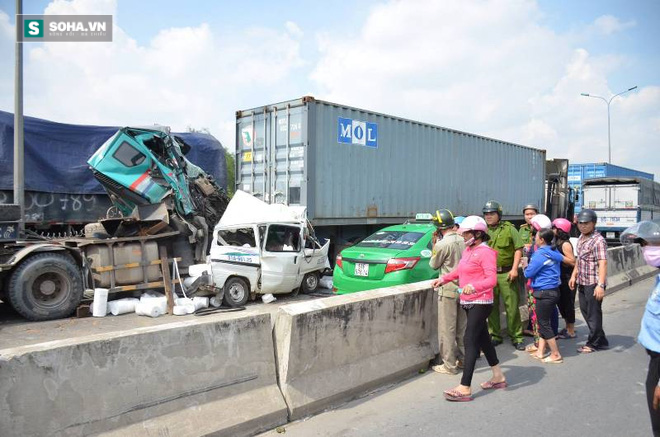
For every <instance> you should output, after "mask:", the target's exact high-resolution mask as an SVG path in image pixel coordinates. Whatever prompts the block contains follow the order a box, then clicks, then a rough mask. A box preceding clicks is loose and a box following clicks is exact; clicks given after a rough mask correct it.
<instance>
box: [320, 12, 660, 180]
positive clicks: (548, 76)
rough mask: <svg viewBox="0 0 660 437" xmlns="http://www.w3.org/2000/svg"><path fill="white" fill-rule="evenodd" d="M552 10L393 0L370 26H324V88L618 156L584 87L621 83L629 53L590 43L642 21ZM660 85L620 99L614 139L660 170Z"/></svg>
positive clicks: (435, 119) (435, 117) (641, 163)
mask: <svg viewBox="0 0 660 437" xmlns="http://www.w3.org/2000/svg"><path fill="white" fill-rule="evenodd" d="M541 17H542V11H540V10H539V8H538V5H537V3H536V2H535V1H531V0H529V1H527V0H512V1H506V0H493V1H478V2H477V1H459V0H446V1H443V2H437V1H434V0H419V1H415V2H410V1H399V0H394V1H390V2H388V3H386V4H383V5H381V6H378V7H376V8H374V9H373V10H372V11H371V14H370V16H369V18H368V19H367V21H366V23H365V25H364V27H363V30H362V31H361V32H360V33H359V34H358V35H355V36H349V37H337V35H330V34H322V35H320V36H319V37H318V38H319V47H320V50H321V53H322V57H321V59H320V61H319V62H318V64H317V67H316V68H315V70H314V72H313V73H312V78H313V80H314V81H315V82H316V83H317V84H318V86H319V87H320V89H321V92H319V93H318V97H319V98H321V99H327V100H331V101H337V102H340V103H345V104H350V105H354V106H358V107H362V108H366V109H372V110H375V111H379V112H385V113H391V114H395V115H398V116H402V117H405V118H412V119H415V120H420V121H424V122H428V123H432V124H437V125H441V126H446V127H450V128H454V129H458V130H463V131H468V132H474V133H477V134H481V135H487V136H492V137H495V138H499V139H502V140H506V141H511V142H515V143H521V144H526V145H530V146H532V147H537V148H542V149H546V150H547V151H548V158H564V157H566V158H569V159H571V160H572V161H573V162H593V161H597V162H602V161H607V112H606V106H605V104H604V103H603V102H598V101H595V99H587V98H585V97H581V96H580V93H581V92H589V93H593V94H597V95H603V96H607V97H609V96H611V95H613V94H614V93H616V92H618V91H620V90H610V86H609V83H608V80H607V78H608V74H610V73H612V72H614V71H616V70H617V69H618V68H621V66H622V65H624V64H625V63H626V62H628V59H627V58H626V57H625V56H621V55H618V54H607V55H602V56H597V57H594V56H592V55H590V54H589V53H588V51H587V50H585V49H584V48H582V47H581V45H580V42H583V41H584V38H585V35H586V34H588V33H589V32H590V28H593V27H597V28H598V29H599V30H600V32H601V33H603V32H604V33H613V32H619V31H623V30H625V29H627V28H629V27H631V26H633V25H634V23H633V22H627V23H621V22H620V21H619V20H618V19H617V18H615V17H600V18H599V19H598V20H596V22H595V24H594V25H592V26H585V28H584V29H578V31H577V33H570V34H566V35H564V34H558V33H556V32H554V31H552V30H551V29H549V28H547V27H544V26H542V25H541V24H540V19H541ZM657 93H658V90H657V87H654V86H646V87H640V90H639V92H637V93H634V94H628V95H625V96H621V97H617V99H616V100H615V101H614V102H613V103H612V107H611V109H612V149H613V162H614V163H615V164H619V165H623V166H628V167H633V168H637V169H640V170H645V171H650V172H653V173H655V174H656V175H658V177H659V178H660V160H658V159H657V158H656V159H651V160H649V159H648V157H649V156H657V150H658V145H657V130H658V126H659V124H658V120H660V100H658V98H657V97H658V94H657ZM654 98H655V99H656V100H655V101H654V100H653V99H654ZM592 100H593V101H592ZM644 156H646V157H647V158H646V159H645V158H644Z"/></svg>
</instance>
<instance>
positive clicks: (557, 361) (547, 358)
mask: <svg viewBox="0 0 660 437" xmlns="http://www.w3.org/2000/svg"><path fill="white" fill-rule="evenodd" d="M541 361H543V362H544V363H545V364H561V363H563V362H564V359H563V358H559V359H557V360H553V359H552V358H550V357H546V358H543V360H541Z"/></svg>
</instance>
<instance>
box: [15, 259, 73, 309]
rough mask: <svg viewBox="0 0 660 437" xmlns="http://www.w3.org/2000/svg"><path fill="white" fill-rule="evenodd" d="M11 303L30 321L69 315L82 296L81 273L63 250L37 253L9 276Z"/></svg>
mask: <svg viewBox="0 0 660 437" xmlns="http://www.w3.org/2000/svg"><path fill="white" fill-rule="evenodd" d="M7 294H8V298H9V303H10V304H11V306H12V307H13V308H14V309H15V310H16V311H17V312H18V313H19V314H20V315H22V316H23V317H25V318H26V319H28V320H34V321H39V320H53V319H60V318H62V317H67V316H69V315H71V313H73V312H74V311H75V309H76V308H77V307H78V305H79V304H80V301H81V300H82V298H83V285H82V273H81V271H80V269H79V268H78V266H77V265H76V263H75V262H74V261H73V260H72V259H71V257H69V256H67V255H65V254H62V253H37V254H36V255H32V256H30V257H28V258H27V259H25V260H24V261H23V262H21V264H20V265H19V266H18V268H16V270H15V271H14V272H13V273H12V275H11V277H10V279H9V286H8V293H7Z"/></svg>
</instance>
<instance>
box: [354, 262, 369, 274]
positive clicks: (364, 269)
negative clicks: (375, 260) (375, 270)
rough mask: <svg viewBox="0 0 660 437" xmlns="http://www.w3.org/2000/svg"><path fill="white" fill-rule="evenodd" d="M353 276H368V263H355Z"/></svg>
mask: <svg viewBox="0 0 660 437" xmlns="http://www.w3.org/2000/svg"><path fill="white" fill-rule="evenodd" d="M355 276H369V264H363V263H356V264H355Z"/></svg>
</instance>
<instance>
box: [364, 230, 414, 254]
mask: <svg viewBox="0 0 660 437" xmlns="http://www.w3.org/2000/svg"><path fill="white" fill-rule="evenodd" d="M423 235H424V233H423V232H405V231H378V232H376V233H375V234H373V235H370V236H368V237H367V238H365V239H364V240H362V241H361V242H360V243H358V244H357V247H378V248H381V249H397V250H405V249H410V248H411V247H412V246H414V245H415V243H417V242H418V241H419V239H420V238H422V236H423Z"/></svg>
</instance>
